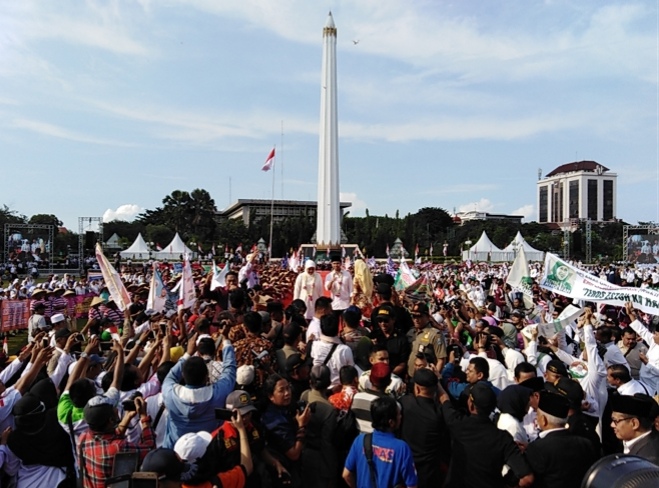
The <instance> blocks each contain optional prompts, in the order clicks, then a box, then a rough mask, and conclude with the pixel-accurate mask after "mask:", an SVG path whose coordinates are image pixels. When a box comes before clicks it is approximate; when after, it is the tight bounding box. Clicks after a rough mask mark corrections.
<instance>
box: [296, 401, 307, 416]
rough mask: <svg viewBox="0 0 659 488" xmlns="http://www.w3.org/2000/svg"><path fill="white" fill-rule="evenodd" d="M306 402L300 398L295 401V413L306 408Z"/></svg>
mask: <svg viewBox="0 0 659 488" xmlns="http://www.w3.org/2000/svg"><path fill="white" fill-rule="evenodd" d="M307 404H308V403H307V402H305V401H304V400H300V401H299V402H297V403H296V404H295V410H296V411H297V413H302V412H304V409H305V408H307Z"/></svg>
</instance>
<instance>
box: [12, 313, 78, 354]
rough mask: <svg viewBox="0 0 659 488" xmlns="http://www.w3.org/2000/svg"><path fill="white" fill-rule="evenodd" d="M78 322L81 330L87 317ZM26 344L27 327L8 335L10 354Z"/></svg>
mask: <svg viewBox="0 0 659 488" xmlns="http://www.w3.org/2000/svg"><path fill="white" fill-rule="evenodd" d="M76 322H77V323H76V330H80V329H82V328H83V327H84V326H85V324H86V323H87V319H78V320H77V321H76ZM25 344H27V329H21V330H18V331H17V334H16V335H15V336H12V335H10V336H7V346H8V347H9V355H10V356H15V355H17V354H18V351H20V350H21V349H22V348H23V346H25Z"/></svg>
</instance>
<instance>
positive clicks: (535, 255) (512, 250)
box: [503, 231, 545, 261]
mask: <svg viewBox="0 0 659 488" xmlns="http://www.w3.org/2000/svg"><path fill="white" fill-rule="evenodd" d="M522 247H523V248H524V254H526V259H527V260H529V261H544V259H545V253H544V252H542V251H538V250H537V249H535V248H534V247H533V246H531V244H529V243H528V242H526V240H525V239H524V238H523V237H522V233H521V232H519V231H517V235H516V236H515V238H514V239H513V241H512V242H511V243H510V244H508V246H507V247H506V248H505V249H504V250H503V252H505V253H506V254H507V256H508V259H507V260H508V261H514V260H515V256H516V254H517V253H516V251H517V250H519V249H520V248H522Z"/></svg>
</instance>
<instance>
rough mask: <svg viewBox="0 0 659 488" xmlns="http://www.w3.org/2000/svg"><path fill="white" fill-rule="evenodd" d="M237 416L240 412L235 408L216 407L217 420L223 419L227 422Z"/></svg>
mask: <svg viewBox="0 0 659 488" xmlns="http://www.w3.org/2000/svg"><path fill="white" fill-rule="evenodd" d="M236 417H238V413H237V412H235V411H233V410H228V409H226V408H216V409H215V419H216V420H223V421H225V422H229V421H231V419H235V418H236Z"/></svg>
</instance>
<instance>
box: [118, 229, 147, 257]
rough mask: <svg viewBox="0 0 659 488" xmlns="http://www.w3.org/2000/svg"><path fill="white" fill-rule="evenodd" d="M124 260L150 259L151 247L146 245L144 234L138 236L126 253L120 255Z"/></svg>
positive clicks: (122, 252)
mask: <svg viewBox="0 0 659 488" xmlns="http://www.w3.org/2000/svg"><path fill="white" fill-rule="evenodd" d="M119 254H120V255H121V257H122V258H132V259H148V258H149V246H147V245H146V242H145V241H144V238H143V237H142V234H141V233H140V234H137V237H136V238H135V242H133V244H131V246H130V247H129V248H128V249H126V250H125V251H121V252H120V253H119Z"/></svg>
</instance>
